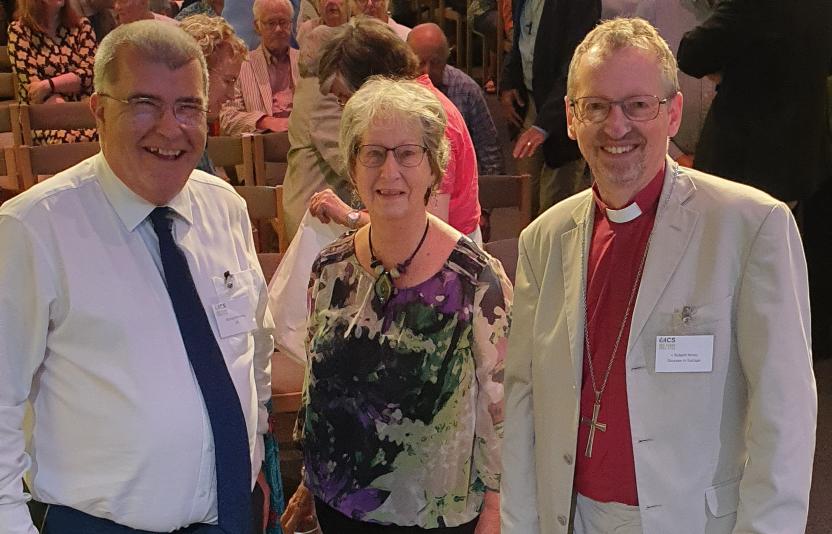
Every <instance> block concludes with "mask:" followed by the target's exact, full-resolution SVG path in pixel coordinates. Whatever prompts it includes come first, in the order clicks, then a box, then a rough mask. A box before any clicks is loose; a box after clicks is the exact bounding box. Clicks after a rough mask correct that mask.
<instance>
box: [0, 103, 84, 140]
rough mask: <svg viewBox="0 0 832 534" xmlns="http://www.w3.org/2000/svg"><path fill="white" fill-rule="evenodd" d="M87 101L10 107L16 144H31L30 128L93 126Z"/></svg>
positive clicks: (54, 128) (48, 128) (74, 128)
mask: <svg viewBox="0 0 832 534" xmlns="http://www.w3.org/2000/svg"><path fill="white" fill-rule="evenodd" d="M95 127H96V124H95V116H94V115H93V113H92V110H91V109H90V105H89V102H61V103H59V104H20V105H19V106H15V107H12V128H13V131H14V141H15V143H16V144H17V145H33V144H34V143H33V142H32V130H83V129H87V128H95Z"/></svg>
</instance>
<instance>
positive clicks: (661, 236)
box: [627, 158, 699, 363]
mask: <svg viewBox="0 0 832 534" xmlns="http://www.w3.org/2000/svg"><path fill="white" fill-rule="evenodd" d="M665 168H666V170H665V178H664V187H663V189H662V191H664V192H665V193H663V194H662V198H661V200H659V212H658V213H657V214H656V222H655V223H654V224H653V237H652V239H651V241H650V250H649V251H648V253H647V261H646V263H645V265H644V272H643V273H642V275H641V285H640V287H639V290H638V297H637V298H636V304H635V308H634V310H633V319H632V323H631V325H630V338H629V342H628V343H627V354H628V355H629V354H630V348H631V347H632V346H633V344H634V343H635V341H636V339H638V337H639V336H640V335H641V331H642V330H643V329H644V325H645V324H647V320H648V319H649V318H650V314H652V313H653V310H654V309H655V307H656V304H657V303H658V301H659V298H660V297H661V295H662V293H664V290H665V288H666V287H667V284H668V283H669V282H670V279H671V277H672V276H673V273H674V272H675V271H676V268H677V267H678V266H679V262H680V261H681V260H682V256H684V252H685V249H687V247H688V244H689V243H690V239H691V236H692V235H693V231H694V229H695V228H696V222H697V220H698V219H699V213H698V212H697V211H695V210H692V209H690V208H687V207H685V206H684V203H685V201H686V200H687V199H688V198H689V197H690V196H691V195H692V194H694V192H695V190H696V188H695V187H694V185H693V182H692V181H691V180H690V178H689V177H688V176H687V175H685V174H682V173H678V175H677V174H676V173H675V172H674V169H677V168H678V167H677V166H676V163H675V162H673V161H672V160H671V159H669V158H668V160H667V163H666V165H665ZM633 363H637V362H633Z"/></svg>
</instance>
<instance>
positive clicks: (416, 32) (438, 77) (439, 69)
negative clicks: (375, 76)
mask: <svg viewBox="0 0 832 534" xmlns="http://www.w3.org/2000/svg"><path fill="white" fill-rule="evenodd" d="M407 44H409V45H410V48H411V49H412V50H413V52H415V53H416V56H417V57H418V58H419V69H420V70H421V71H422V74H427V75H428V76H429V77H430V81H431V83H433V86H434V87H436V88H437V89H439V90H440V91H442V93H443V94H444V95H445V96H447V97H448V99H449V100H450V101H451V102H453V103H454V105H455V106H456V107H457V109H458V110H459V112H460V113H462V118H463V119H465V124H466V125H467V126H468V132H469V133H470V134H471V140H472V141H473V142H474V150H476V152H477V168H478V169H479V173H480V174H504V173H505V170H506V169H505V163H504V161H503V150H502V148H501V147H500V140H499V138H498V136H497V128H496V127H495V126H494V120H493V119H492V118H491V112H490V111H489V110H488V104H486V102H485V97H484V96H483V94H482V89H480V86H479V85H478V84H477V82H475V81H474V80H473V79H472V78H471V77H470V76H468V75H467V74H465V73H464V72H462V71H461V70H459V69H458V68H456V67H452V66H450V65H448V64H447V63H448V55H449V54H450V50H449V47H448V39H447V38H446V37H445V33H444V32H443V31H442V29H441V28H439V26H437V25H436V24H434V23H432V22H430V23H427V24H420V25H418V26H416V27H415V28H413V30H411V32H410V34H409V35H408V36H407Z"/></svg>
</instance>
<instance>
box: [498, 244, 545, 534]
mask: <svg viewBox="0 0 832 534" xmlns="http://www.w3.org/2000/svg"><path fill="white" fill-rule="evenodd" d="M518 246H519V247H520V248H519V253H518V259H517V274H516V280H515V285H514V302H513V305H512V311H511V325H512V326H511V335H510V336H509V341H508V352H507V354H506V363H505V369H506V372H505V381H504V387H505V411H506V415H505V423H504V437H503V454H502V457H503V462H502V463H503V465H504V466H506V468H505V469H504V470H503V473H502V480H501V486H500V517H501V521H502V527H501V532H502V534H540V520H539V518H538V515H537V469H536V465H535V456H534V441H535V436H534V403H533V401H532V349H533V343H532V329H533V325H534V317H535V314H536V312H537V301H538V298H539V295H540V287H539V285H538V283H537V280H536V277H535V274H534V272H533V271H532V267H531V264H530V262H529V258H528V255H527V253H526V247H525V243H524V239H523V236H522V235H521V237H520V242H519V245H518Z"/></svg>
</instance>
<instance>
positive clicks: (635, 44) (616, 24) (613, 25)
mask: <svg viewBox="0 0 832 534" xmlns="http://www.w3.org/2000/svg"><path fill="white" fill-rule="evenodd" d="M630 47H632V48H640V49H642V50H645V51H647V52H650V53H652V54H654V55H655V56H656V61H657V62H658V64H659V68H660V69H661V73H662V79H663V80H664V85H665V90H666V91H667V94H665V95H656V96H672V95H675V94H676V93H677V92H679V75H678V73H677V66H676V58H675V57H673V52H671V51H670V47H668V46H667V42H665V40H664V39H662V37H661V36H660V35H659V32H658V31H656V28H654V27H653V26H652V25H651V24H650V23H649V22H647V21H646V20H644V19H640V18H622V17H618V18H614V19H612V20H607V21H604V22H602V23H601V24H599V25H598V26H596V27H595V29H593V30H592V31H591V32H589V33H588V34H587V36H586V37H585V38H584V40H583V41H582V42H581V43H580V44H579V45H578V47H577V48H576V49H575V54H574V55H573V56H572V62H571V63H570V64H569V78H568V80H567V82H566V94H567V95H568V96H569V97H570V98H575V97H576V96H577V95H575V87H576V85H577V80H576V79H575V77H576V73H577V70H578V65H579V64H580V63H581V61H582V60H583V58H584V56H585V55H587V54H588V53H589V52H598V53H599V54H600V55H601V57H606V56H608V55H609V54H611V53H613V52H615V51H616V50H620V49H622V48H630Z"/></svg>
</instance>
